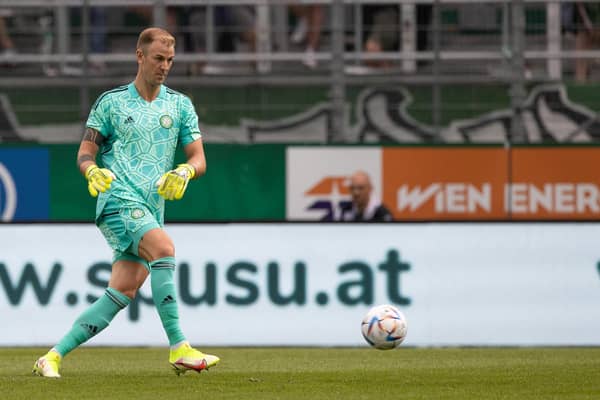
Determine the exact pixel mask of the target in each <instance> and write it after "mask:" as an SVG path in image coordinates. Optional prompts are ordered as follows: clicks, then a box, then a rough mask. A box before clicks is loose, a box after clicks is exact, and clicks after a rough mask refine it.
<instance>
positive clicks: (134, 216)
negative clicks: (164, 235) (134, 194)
mask: <svg viewBox="0 0 600 400" xmlns="http://www.w3.org/2000/svg"><path fill="white" fill-rule="evenodd" d="M96 225H98V228H99V229H100V231H101V232H102V234H103V235H104V238H105V239H106V241H107V242H108V245H109V246H110V247H111V248H112V249H113V252H114V256H113V262H115V261H118V260H129V261H135V262H139V263H140V264H142V265H144V266H146V268H148V265H147V264H148V263H147V262H146V261H145V260H144V259H143V258H141V257H140V256H139V254H138V246H139V244H140V240H142V237H143V236H144V235H145V234H146V232H148V231H150V230H152V229H156V228H161V226H160V224H159V223H158V221H157V220H156V218H155V217H154V215H153V214H152V212H150V210H149V209H148V208H147V207H146V206H145V205H143V204H139V203H132V202H127V203H123V202H121V201H119V200H118V199H112V198H111V199H110V200H109V201H108V202H107V203H106V206H105V207H104V210H103V211H102V214H101V215H100V217H99V218H98V219H97V221H96Z"/></svg>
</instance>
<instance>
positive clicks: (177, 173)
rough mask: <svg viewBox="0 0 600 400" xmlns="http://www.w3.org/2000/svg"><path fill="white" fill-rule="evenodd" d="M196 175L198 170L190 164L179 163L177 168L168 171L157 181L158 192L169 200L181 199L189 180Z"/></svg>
mask: <svg viewBox="0 0 600 400" xmlns="http://www.w3.org/2000/svg"><path fill="white" fill-rule="evenodd" d="M194 175H196V170H195V169H194V167H192V166H191V165H190V164H179V165H178V166H177V168H175V169H172V170H170V171H168V172H166V173H165V174H164V175H163V176H161V177H160V179H159V180H158V182H156V186H158V194H160V195H161V196H162V197H164V198H165V199H167V200H179V199H181V198H182V197H183V193H185V189H186V188H187V185H188V182H189V181H190V179H192V178H193V177H194Z"/></svg>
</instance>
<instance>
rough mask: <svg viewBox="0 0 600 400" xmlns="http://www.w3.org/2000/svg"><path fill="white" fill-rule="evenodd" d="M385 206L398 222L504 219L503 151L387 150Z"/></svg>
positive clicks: (505, 157)
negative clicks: (411, 220) (414, 220)
mask: <svg viewBox="0 0 600 400" xmlns="http://www.w3.org/2000/svg"><path fill="white" fill-rule="evenodd" d="M382 150H383V157H382V164H383V182H384V185H383V186H384V187H383V202H384V203H385V204H386V205H387V206H388V208H390V211H392V213H393V214H394V218H396V219H398V220H407V219H426V220H438V219H461V220H463V219H500V218H504V217H505V212H504V208H503V196H502V187H503V185H504V183H505V182H506V177H507V172H508V170H507V167H506V166H507V154H506V152H505V151H504V149H503V148H447V147H446V148H441V147H440V148H383V149H382Z"/></svg>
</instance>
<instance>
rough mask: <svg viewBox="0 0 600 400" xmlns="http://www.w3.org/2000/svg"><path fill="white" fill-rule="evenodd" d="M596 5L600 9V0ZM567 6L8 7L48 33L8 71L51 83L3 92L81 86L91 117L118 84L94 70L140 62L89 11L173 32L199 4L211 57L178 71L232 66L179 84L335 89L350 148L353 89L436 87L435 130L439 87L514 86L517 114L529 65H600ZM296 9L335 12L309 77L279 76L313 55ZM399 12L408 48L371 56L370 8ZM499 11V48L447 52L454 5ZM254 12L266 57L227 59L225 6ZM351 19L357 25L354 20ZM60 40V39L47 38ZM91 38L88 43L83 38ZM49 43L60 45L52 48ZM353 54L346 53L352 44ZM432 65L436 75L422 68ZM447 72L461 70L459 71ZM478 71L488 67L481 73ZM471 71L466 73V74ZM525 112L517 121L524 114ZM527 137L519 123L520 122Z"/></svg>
mask: <svg viewBox="0 0 600 400" xmlns="http://www.w3.org/2000/svg"><path fill="white" fill-rule="evenodd" d="M593 2H600V0H595V1H593ZM562 3H566V1H562V0H545V1H537V0H506V1H498V0H452V1H451V0H411V2H406V1H398V0H346V1H342V0H128V1H127V2H126V4H124V2H123V1H122V0H0V8H2V7H10V8H11V9H13V10H14V11H15V12H18V11H19V10H20V11H22V12H27V13H35V12H39V13H40V19H39V22H40V25H39V27H37V29H38V33H39V35H40V43H41V45H40V46H39V48H38V49H36V50H35V51H31V52H21V51H20V52H18V53H17V54H12V55H0V63H14V64H16V65H22V64H32V65H39V66H42V67H43V68H42V70H43V72H45V75H43V74H38V75H36V74H35V73H34V74H31V75H28V76H22V77H20V72H19V69H18V68H15V69H14V70H13V71H14V72H13V73H11V75H10V76H4V77H1V76H0V87H18V86H41V85H55V86H67V85H78V86H79V87H81V88H82V102H81V104H82V115H85V112H87V111H84V110H85V109H87V106H88V104H87V100H86V101H84V100H83V96H85V95H86V93H87V91H86V88H88V87H90V86H105V85H107V84H108V83H109V82H112V83H114V81H115V77H114V76H113V77H106V76H102V75H98V74H96V75H91V74H90V69H89V66H90V63H109V64H119V63H129V62H133V61H134V60H135V57H134V52H133V49H127V50H123V49H118V50H116V51H111V52H110V53H94V52H92V51H91V50H90V48H89V45H88V44H87V43H88V41H87V39H86V38H88V37H89V35H90V32H91V28H92V27H91V25H90V20H89V10H90V8H91V7H115V8H121V7H131V6H144V7H152V18H153V21H152V23H153V24H154V25H156V26H166V25H167V17H166V16H167V9H168V7H181V6H186V7H189V6H195V7H201V8H203V10H204V25H203V27H202V28H203V29H202V30H203V32H202V33H203V36H204V41H205V42H204V51H202V52H180V51H178V55H177V63H178V64H179V63H183V64H194V63H204V64H211V63H218V64H221V65H223V66H225V68H222V71H221V72H220V73H218V74H215V73H214V71H213V73H211V74H199V75H195V76H186V75H184V74H181V75H176V74H175V75H173V76H172V77H171V78H170V81H171V82H173V81H174V82H175V83H176V84H177V83H179V84H185V85H191V86H193V85H243V84H261V85H327V86H330V87H331V90H330V93H331V99H332V107H333V110H334V112H333V115H334V121H333V124H332V126H333V128H332V129H333V130H334V132H333V135H332V136H331V137H332V138H333V140H334V141H343V140H344V137H343V132H342V126H343V122H342V121H344V120H345V118H346V117H345V112H346V111H345V108H344V93H345V88H346V86H348V85H354V84H380V83H394V82H395V83H411V84H428V85H431V86H432V88H433V100H432V114H433V121H434V125H435V126H437V125H439V123H440V116H439V110H440V104H439V103H440V100H439V87H440V85H444V84H447V83H488V82H497V83H504V84H507V85H509V86H510V95H511V101H512V107H513V108H514V109H515V110H517V109H518V108H519V107H520V105H521V104H522V102H523V101H524V85H525V82H526V81H527V79H528V77H527V76H526V75H527V70H526V64H527V63H528V62H535V63H538V65H539V66H540V68H539V70H538V72H537V73H536V75H535V76H534V79H536V80H539V81H560V80H562V79H563V78H564V68H563V67H564V63H563V61H569V60H573V59H576V58H588V59H592V58H600V50H573V49H565V48H563V39H562V33H561V29H562V26H561V19H560V17H561V15H560V10H561V4H562ZM291 4H302V5H323V6H326V7H327V8H328V11H329V21H328V23H327V30H328V38H329V43H328V45H327V46H324V47H323V48H322V49H321V50H320V51H317V52H316V53H315V54H314V57H315V59H316V61H317V62H319V63H320V64H321V68H317V69H316V70H315V71H307V70H306V69H299V68H297V69H290V68H278V66H279V65H289V63H296V64H300V62H301V61H302V59H303V57H304V54H303V53H304V52H303V50H302V49H298V48H296V49H294V48H292V47H291V46H290V45H289V43H288V41H287V33H288V31H289V27H288V16H287V12H286V8H287V7H288V6H289V5H291ZM372 4H391V5H397V6H398V7H399V9H400V13H399V20H398V25H399V30H398V33H399V40H398V42H399V45H398V47H399V48H398V49H397V50H394V51H379V52H367V51H365V50H363V42H364V37H363V26H362V22H363V18H362V8H361V6H363V5H372ZM481 4H489V5H497V6H498V7H499V10H500V14H501V18H502V21H501V23H500V25H499V31H500V32H499V38H498V41H497V42H495V43H493V44H492V45H489V44H488V45H487V47H486V46H484V48H479V47H477V48H468V46H464V47H466V48H461V47H460V43H459V45H458V46H446V43H445V42H447V41H448V40H447V39H446V37H445V34H446V32H445V31H443V21H441V12H442V11H443V9H444V8H447V7H451V6H465V5H467V6H475V5H481ZM419 5H430V6H431V7H432V9H433V12H432V17H431V21H430V26H428V27H427V29H428V30H429V32H430V38H429V41H430V46H429V48H428V49H426V50H423V49H417V43H416V41H417V40H416V36H417V34H416V30H417V28H418V27H417V24H416V15H415V14H416V7H417V6H419ZM217 6H253V7H254V9H255V18H256V26H255V31H256V38H257V42H256V50H255V51H250V50H238V51H236V52H235V53H222V52H219V51H218V49H217V48H216V45H215V38H216V35H217V32H216V31H215V12H214V11H215V7H217ZM526 6H534V7H538V8H539V9H540V10H541V11H543V14H544V20H545V28H544V29H545V32H544V33H543V35H542V34H538V35H537V37H538V39H541V40H538V42H540V43H537V44H536V45H535V46H528V42H527V34H526V32H525V29H526V27H525V20H524V19H525V7H526ZM73 7H74V8H81V9H82V10H83V14H82V15H83V18H82V20H81V26H80V28H79V29H78V30H75V29H72V27H71V25H70V23H69V16H68V10H69V8H73ZM348 16H351V18H350V20H349V21H345V19H348V18H347V17H348ZM48 37H51V38H52V39H45V38H48ZM75 37H77V38H78V39H77V40H78V42H79V43H80V48H79V49H77V50H74V46H72V42H73V41H74V40H75V39H74V38H75ZM81 38H83V39H81ZM49 40H51V41H50V42H49ZM348 43H350V44H351V45H352V46H351V47H353V48H352V49H351V50H346V49H345V48H346V46H347V44H348ZM369 61H390V62H392V63H393V64H394V67H393V68H391V69H387V70H382V69H373V68H352V67H362V65H363V64H364V63H366V62H369ZM420 62H428V63H429V67H428V68H426V69H420V68H418V63H420ZM241 63H253V64H254V65H255V68H249V69H245V70H242V71H240V70H239V69H235V68H234V69H233V70H232V69H228V68H227V67H235V66H238V65H240V64H241ZM447 65H458V67H455V68H454V69H452V68H450V70H448V69H447V68H446V66H447ZM474 66H478V67H480V66H483V67H481V68H479V69H478V70H477V73H474V72H473V71H474ZM461 68H463V69H461ZM517 114H518V113H515V115H517ZM514 130H515V132H516V135H517V136H518V131H519V122H518V121H517V120H515V121H514Z"/></svg>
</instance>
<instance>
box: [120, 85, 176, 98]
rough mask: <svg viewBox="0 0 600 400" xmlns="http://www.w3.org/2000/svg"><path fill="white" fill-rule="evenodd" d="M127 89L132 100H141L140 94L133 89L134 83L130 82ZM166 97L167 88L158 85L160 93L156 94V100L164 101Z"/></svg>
mask: <svg viewBox="0 0 600 400" xmlns="http://www.w3.org/2000/svg"><path fill="white" fill-rule="evenodd" d="M127 89H128V90H129V94H130V95H131V96H132V97H133V98H137V97H139V98H142V96H140V94H139V93H138V91H137V89H136V87H135V83H134V82H131V83H130V84H129V85H128V87H127ZM166 95H167V87H166V86H165V85H160V91H159V92H158V96H157V97H156V98H157V99H164V98H165V97H166Z"/></svg>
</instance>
